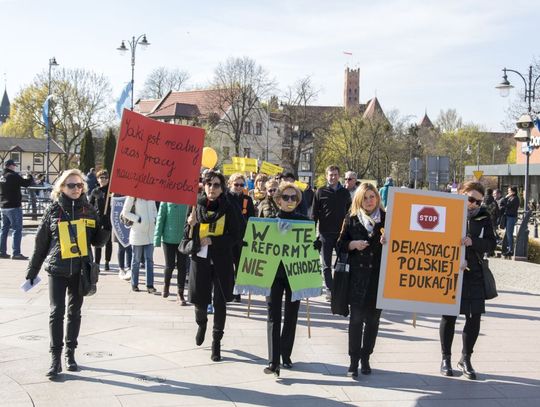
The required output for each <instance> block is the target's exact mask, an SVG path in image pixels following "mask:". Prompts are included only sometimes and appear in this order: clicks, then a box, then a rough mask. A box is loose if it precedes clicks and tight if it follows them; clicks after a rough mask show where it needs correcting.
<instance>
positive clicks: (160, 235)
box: [154, 202, 188, 246]
mask: <svg viewBox="0 0 540 407" xmlns="http://www.w3.org/2000/svg"><path fill="white" fill-rule="evenodd" d="M187 208H188V207H187V205H180V204H174V203H168V202H162V203H161V205H160V206H159V212H158V215H157V221H156V229H155V232H154V246H161V241H162V240H163V242H165V243H174V244H179V243H180V241H181V240H182V236H183V234H184V223H185V222H186V212H187Z"/></svg>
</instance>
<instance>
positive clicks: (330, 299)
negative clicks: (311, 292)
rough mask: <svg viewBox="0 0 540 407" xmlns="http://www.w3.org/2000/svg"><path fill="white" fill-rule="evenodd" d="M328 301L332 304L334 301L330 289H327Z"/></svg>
mask: <svg viewBox="0 0 540 407" xmlns="http://www.w3.org/2000/svg"><path fill="white" fill-rule="evenodd" d="M326 301H328V302H331V301H332V291H331V290H330V289H328V288H327V289H326Z"/></svg>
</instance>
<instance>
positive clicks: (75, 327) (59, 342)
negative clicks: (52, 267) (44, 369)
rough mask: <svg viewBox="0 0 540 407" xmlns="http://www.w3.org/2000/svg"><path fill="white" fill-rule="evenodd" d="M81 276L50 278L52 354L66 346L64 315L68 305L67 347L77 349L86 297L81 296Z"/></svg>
mask: <svg viewBox="0 0 540 407" xmlns="http://www.w3.org/2000/svg"><path fill="white" fill-rule="evenodd" d="M79 277H80V274H74V275H72V276H71V277H53V276H49V303H50V307H51V313H50V317H49V335H50V338H51V345H50V346H51V352H53V353H59V352H62V347H63V346H64V342H63V336H64V314H65V312H66V291H67V294H68V304H67V327H66V347H67V348H70V349H75V348H76V347H77V338H78V337H79V331H80V328H81V307H82V304H83V299H84V297H83V296H82V295H80V294H79Z"/></svg>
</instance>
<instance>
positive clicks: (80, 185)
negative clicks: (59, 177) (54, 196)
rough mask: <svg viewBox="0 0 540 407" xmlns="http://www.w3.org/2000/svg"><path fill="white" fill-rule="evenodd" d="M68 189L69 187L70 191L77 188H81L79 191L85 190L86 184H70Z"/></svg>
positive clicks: (67, 185)
mask: <svg viewBox="0 0 540 407" xmlns="http://www.w3.org/2000/svg"><path fill="white" fill-rule="evenodd" d="M66 187H68V188H69V189H75V188H79V189H83V187H84V184H83V183H82V182H77V183H75V182H70V183H69V184H66Z"/></svg>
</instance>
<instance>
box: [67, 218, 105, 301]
mask: <svg viewBox="0 0 540 407" xmlns="http://www.w3.org/2000/svg"><path fill="white" fill-rule="evenodd" d="M67 222H68V226H69V231H70V233H71V234H72V235H73V238H74V239H75V244H76V246H77V251H78V252H79V257H80V259H81V262H82V265H81V275H80V277H79V294H80V295H82V296H85V297H89V296H91V295H94V294H95V293H96V292H97V282H98V280H99V266H98V265H97V264H96V263H94V262H93V261H91V260H90V258H89V257H83V255H82V253H81V248H80V247H79V240H78V239H77V231H76V230H74V228H73V224H72V223H71V221H70V220H69V219H68V221H67Z"/></svg>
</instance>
